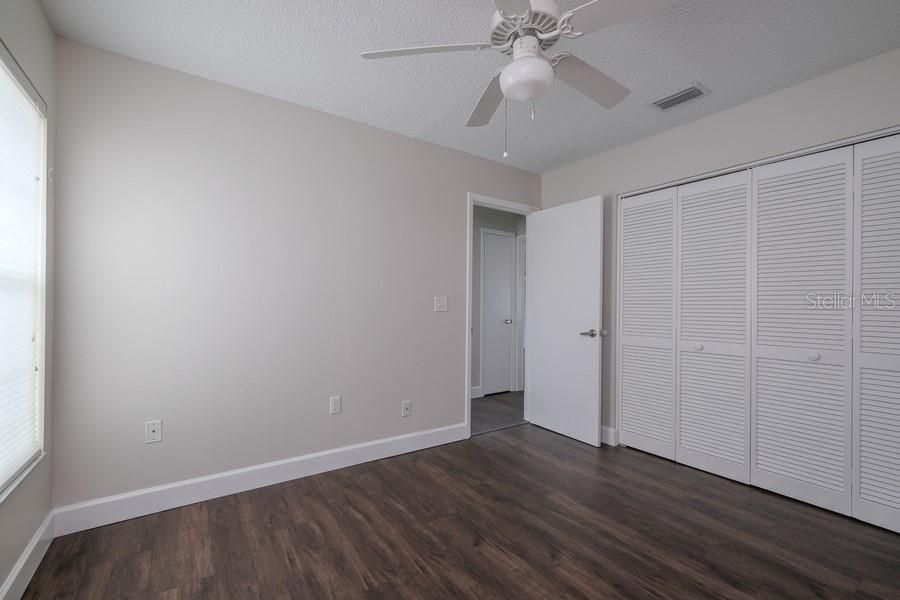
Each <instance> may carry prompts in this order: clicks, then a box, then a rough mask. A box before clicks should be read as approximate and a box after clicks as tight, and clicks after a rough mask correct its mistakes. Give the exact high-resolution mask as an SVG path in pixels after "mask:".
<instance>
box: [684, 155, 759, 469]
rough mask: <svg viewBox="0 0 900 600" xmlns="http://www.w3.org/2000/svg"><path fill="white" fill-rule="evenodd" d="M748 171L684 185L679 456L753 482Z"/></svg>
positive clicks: (697, 465) (694, 465) (689, 463)
mask: <svg viewBox="0 0 900 600" xmlns="http://www.w3.org/2000/svg"><path fill="white" fill-rule="evenodd" d="M750 182H751V181H750V171H742V172H740V173H734V174H731V175H725V176H723V177H715V178H713V179H707V180H705V181H700V182H697V183H694V184H690V185H685V186H681V187H679V188H678V219H677V224H678V235H677V240H678V271H677V276H676V280H677V288H678V293H677V299H676V306H677V314H678V318H677V324H678V325H677V339H678V342H677V344H676V348H677V350H676V352H677V369H676V387H677V397H676V409H677V410H676V431H677V435H676V444H677V448H676V460H677V461H678V462H681V463H684V464H687V465H691V466H693V467H697V468H700V469H704V470H706V471H710V472H712V473H716V474H718V475H723V476H725V477H730V478H732V479H736V480H738V481H742V482H744V483H748V482H749V481H750V443H749V442H750V398H749V394H750V372H749V359H750V346H749V342H750V331H749V330H750V319H749V305H748V297H749V294H748V277H749V269H748V268H747V263H748V249H749V245H750Z"/></svg>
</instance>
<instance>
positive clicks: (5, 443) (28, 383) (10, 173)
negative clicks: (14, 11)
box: [0, 42, 46, 499]
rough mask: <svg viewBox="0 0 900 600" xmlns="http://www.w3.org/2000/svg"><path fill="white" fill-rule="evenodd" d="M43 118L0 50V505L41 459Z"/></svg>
mask: <svg viewBox="0 0 900 600" xmlns="http://www.w3.org/2000/svg"><path fill="white" fill-rule="evenodd" d="M45 114H46V105H45V104H44V102H43V100H42V99H41V97H40V95H39V94H38V93H37V92H36V91H35V90H34V87H33V86H32V85H31V83H30V82H29V80H28V78H27V77H25V75H24V73H22V71H21V69H20V68H19V66H18V64H17V63H16V62H15V60H14V59H13V58H12V56H11V55H10V54H9V51H8V50H7V49H6V46H4V45H3V44H2V42H0V499H2V498H3V497H4V496H5V495H6V493H8V492H9V490H11V489H12V487H13V486H14V485H15V483H16V482H17V481H18V480H19V478H20V477H22V476H23V474H24V473H26V472H27V470H28V469H29V468H30V467H31V465H33V464H34V463H35V462H36V461H37V460H38V459H39V458H40V456H41V454H42V452H43V419H42V413H43V354H44V331H43V328H44V254H45V252H44V245H45V240H44V229H45V227H44V221H45V216H44V215H45V208H44V207H45V200H44V189H45V183H44V179H45V177H44V170H45V147H46V143H45V141H46V133H45V132H46V118H45V116H44V115H45Z"/></svg>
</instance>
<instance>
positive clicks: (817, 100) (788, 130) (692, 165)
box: [542, 50, 900, 427]
mask: <svg viewBox="0 0 900 600" xmlns="http://www.w3.org/2000/svg"><path fill="white" fill-rule="evenodd" d="M898 73H900V50H897V51H893V52H888V53H886V54H882V55H881V56H877V57H875V58H872V59H869V60H866V61H863V62H860V63H857V64H855V65H851V66H849V67H846V68H844V69H841V70H838V71H835V72H833V73H830V74H828V75H824V76H822V77H818V78H816V79H811V80H809V81H806V82H804V83H801V84H799V85H796V86H794V87H791V88H788V89H785V90H782V91H780V92H776V93H774V94H770V95H768V96H764V97H762V98H758V99H756V100H753V101H751V102H748V103H746V104H743V105H741V106H738V107H735V108H732V109H729V110H725V111H722V112H720V113H717V114H715V115H712V116H709V117H706V118H704V119H700V120H699V121H694V122H693V123H690V124H688V125H684V126H682V127H678V128H675V129H671V130H669V131H667V132H665V133H661V134H659V135H655V136H652V137H649V138H646V139H643V140H640V141H638V142H635V143H633V144H629V145H627V146H623V147H621V148H617V149H615V150H611V151H609V152H605V153H603V154H599V155H597V156H594V157H592V158H589V159H586V160H583V161H581V162H578V163H575V164H573V165H570V166H568V167H564V168H562V169H557V170H555V171H551V172H549V173H546V174H544V176H543V177H542V188H543V191H542V205H543V207H544V208H548V207H552V206H557V205H559V204H563V203H566V202H572V201H574V200H578V199H581V198H587V197H589V196H596V195H598V194H602V195H603V196H604V198H605V199H606V202H605V205H606V212H605V215H604V218H605V220H606V227H605V242H604V246H605V247H604V261H605V262H604V266H603V269H604V282H603V289H604V298H603V320H604V327H605V328H606V329H608V330H609V331H610V332H614V331H615V326H616V324H615V314H616V261H617V252H616V243H617V242H616V240H617V236H618V231H616V211H617V204H616V195H617V194H623V193H626V192H630V191H633V190H637V189H641V188H645V187H649V186H655V185H660V184H663V183H666V182H669V181H674V180H678V179H682V178H686V177H693V176H697V175H702V174H704V173H709V172H712V171H716V170H718V169H724V168H727V167H730V166H733V165H739V164H743V163H747V162H751V161H755V160H761V159H763V158H767V157H770V156H775V155H778V154H783V153H786V152H791V151H795V150H799V149H802V148H806V147H810V146H815V145H819V144H824V143H827V142H831V141H834V140H839V139H842V138H846V137H850V136H854V135H858V134H861V133H866V132H869V131H874V130H878V129H883V128H886V127H892V126H895V125H900V76H898ZM676 110H677V109H676ZM615 344H616V341H615V336H614V335H610V336H609V337H607V338H605V339H604V342H603V357H604V359H603V422H604V426H607V427H611V426H615V418H616V414H615V407H614V406H613V402H612V399H613V392H614V389H615V388H614V384H615V382H614V375H615V368H614V366H615V354H614V351H615Z"/></svg>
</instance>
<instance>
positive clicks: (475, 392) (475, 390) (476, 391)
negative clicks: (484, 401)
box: [470, 385, 484, 399]
mask: <svg viewBox="0 0 900 600" xmlns="http://www.w3.org/2000/svg"><path fill="white" fill-rule="evenodd" d="M470 397H471V398H473V399H474V398H484V394H482V393H481V386H480V385H474V386H472V394H471V396H470Z"/></svg>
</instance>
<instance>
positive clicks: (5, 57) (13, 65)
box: [0, 39, 49, 504]
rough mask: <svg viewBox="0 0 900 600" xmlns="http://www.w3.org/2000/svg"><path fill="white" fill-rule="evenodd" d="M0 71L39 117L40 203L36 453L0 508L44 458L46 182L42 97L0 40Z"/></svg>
mask: <svg viewBox="0 0 900 600" xmlns="http://www.w3.org/2000/svg"><path fill="white" fill-rule="evenodd" d="M0 69H3V70H5V71H6V72H7V73H9V75H10V77H12V79H13V81H15V82H16V83H17V84H18V86H19V89H20V90H22V93H23V94H24V95H25V96H26V97H27V98H28V99H29V101H30V102H31V103H32V105H33V106H34V108H35V110H37V112H38V114H39V115H40V117H41V132H40V143H41V148H40V158H41V165H40V173H41V185H40V192H39V193H40V197H39V199H38V201H39V202H40V210H39V216H38V221H39V222H38V227H39V237H38V272H37V285H38V298H37V307H36V309H37V327H36V334H35V335H36V338H37V339H36V340H35V343H36V344H37V364H36V365H35V367H36V369H37V374H38V381H37V393H36V398H35V401H36V402H37V428H38V450H37V451H36V452H35V453H34V454H33V455H32V456H31V458H29V459H28V460H26V461H25V462H23V463H22V464H21V465H20V466H19V468H17V469H16V471H15V473H14V474H13V475H12V476H11V477H10V478H9V479H8V480H7V481H0V504H2V503H3V502H4V501H5V500H6V499H7V498H8V497H9V496H10V495H11V494H12V493H13V491H14V490H15V489H16V488H17V487H18V486H19V484H20V483H22V481H24V480H25V479H26V478H27V477H28V475H29V474H30V473H31V471H32V470H34V468H35V467H36V466H37V465H38V463H40V462H41V460H43V458H44V457H45V456H46V455H47V451H46V431H45V429H46V418H45V413H46V407H45V404H46V388H47V376H46V363H47V256H48V249H47V246H48V237H47V183H48V179H49V168H48V160H49V159H48V154H49V150H48V139H47V131H48V117H47V102H46V101H45V100H44V98H43V96H41V94H40V92H38V90H37V88H36V87H35V85H34V83H32V81H31V79H30V78H29V77H28V75H26V74H25V71H24V70H23V69H22V66H21V65H20V64H19V62H18V61H17V60H16V59H15V57H14V56H13V54H12V52H10V50H9V47H8V46H7V45H6V43H5V42H4V41H3V40H2V39H0Z"/></svg>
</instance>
